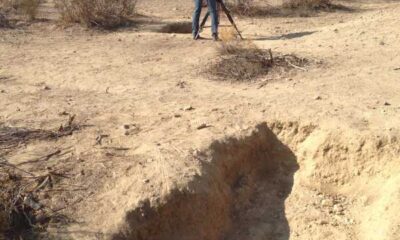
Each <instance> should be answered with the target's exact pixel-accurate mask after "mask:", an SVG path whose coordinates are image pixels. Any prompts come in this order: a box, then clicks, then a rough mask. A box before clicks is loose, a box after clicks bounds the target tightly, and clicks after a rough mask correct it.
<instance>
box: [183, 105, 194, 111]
mask: <svg viewBox="0 0 400 240" xmlns="http://www.w3.org/2000/svg"><path fill="white" fill-rule="evenodd" d="M183 110H185V111H192V110H194V107H192V106H191V105H189V106H186V107H184V108H183Z"/></svg>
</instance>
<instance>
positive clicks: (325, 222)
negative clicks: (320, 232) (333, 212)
mask: <svg viewBox="0 0 400 240" xmlns="http://www.w3.org/2000/svg"><path fill="white" fill-rule="evenodd" d="M318 224H319V225H327V224H328V221H326V220H320V221H319V222H318Z"/></svg>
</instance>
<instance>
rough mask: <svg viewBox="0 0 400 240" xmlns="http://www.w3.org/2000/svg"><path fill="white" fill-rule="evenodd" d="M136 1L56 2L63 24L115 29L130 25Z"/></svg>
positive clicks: (92, 0) (63, 0)
mask: <svg viewBox="0 0 400 240" xmlns="http://www.w3.org/2000/svg"><path fill="white" fill-rule="evenodd" d="M136 2H137V1H136V0H56V6H57V8H58V10H59V12H60V13H61V19H62V20H63V21H64V22H65V23H81V24H83V25H85V26H88V27H101V28H107V29H109V28H115V27H120V26H123V25H126V24H128V23H130V20H129V17H131V16H132V14H133V13H134V10H135V6H136Z"/></svg>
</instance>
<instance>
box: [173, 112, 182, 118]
mask: <svg viewBox="0 0 400 240" xmlns="http://www.w3.org/2000/svg"><path fill="white" fill-rule="evenodd" d="M174 117H176V118H180V117H182V115H180V114H179V113H176V114H174Z"/></svg>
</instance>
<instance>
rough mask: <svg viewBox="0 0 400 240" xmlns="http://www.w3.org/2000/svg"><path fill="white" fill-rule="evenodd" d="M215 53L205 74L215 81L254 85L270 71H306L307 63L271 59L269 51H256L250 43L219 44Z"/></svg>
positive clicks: (284, 57)
mask: <svg viewBox="0 0 400 240" xmlns="http://www.w3.org/2000/svg"><path fill="white" fill-rule="evenodd" d="M218 53H219V56H218V57H217V58H216V59H215V60H214V61H212V62H211V63H210V64H209V66H208V68H207V70H206V73H207V74H208V75H210V76H211V77H214V78H216V79H217V80H230V81H253V80H257V78H259V77H261V76H264V75H267V74H268V73H270V72H272V71H274V72H276V73H278V74H281V73H282V72H288V71H290V70H292V69H298V70H306V69H305V68H304V66H305V65H307V63H308V61H307V60H306V59H303V58H298V57H297V56H295V55H277V56H273V54H272V51H271V50H270V49H268V50H263V49H259V48H257V47H256V46H255V45H254V44H252V43H251V42H247V43H243V42H237V41H232V42H228V43H222V45H221V46H220V47H219V49H218Z"/></svg>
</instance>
